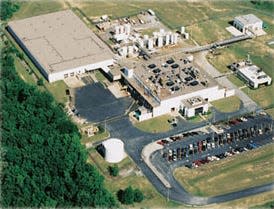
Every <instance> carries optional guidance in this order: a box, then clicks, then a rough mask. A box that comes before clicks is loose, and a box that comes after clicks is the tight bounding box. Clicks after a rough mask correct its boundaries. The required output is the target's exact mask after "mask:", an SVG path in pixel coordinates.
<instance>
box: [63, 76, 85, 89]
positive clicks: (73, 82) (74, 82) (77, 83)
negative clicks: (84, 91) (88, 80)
mask: <svg viewBox="0 0 274 209" xmlns="http://www.w3.org/2000/svg"><path fill="white" fill-rule="evenodd" d="M64 82H65V83H66V84H67V86H68V87H69V88H79V87H82V86H84V85H85V84H84V82H83V81H81V80H80V79H78V78H76V77H68V78H65V79H64Z"/></svg>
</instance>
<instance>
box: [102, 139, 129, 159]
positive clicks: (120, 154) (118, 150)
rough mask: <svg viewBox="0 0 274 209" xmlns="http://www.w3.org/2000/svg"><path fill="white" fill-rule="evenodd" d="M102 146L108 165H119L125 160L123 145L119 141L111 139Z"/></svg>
mask: <svg viewBox="0 0 274 209" xmlns="http://www.w3.org/2000/svg"><path fill="white" fill-rule="evenodd" d="M102 145H103V146H104V148H105V160H106V161H107V162H109V163H119V162H120V161H122V160H123V159H124V158H125V151H124V143H123V142H122V141H121V140H120V139H115V138H111V139H108V140H106V141H104V142H102Z"/></svg>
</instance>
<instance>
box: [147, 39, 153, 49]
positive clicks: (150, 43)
mask: <svg viewBox="0 0 274 209" xmlns="http://www.w3.org/2000/svg"><path fill="white" fill-rule="evenodd" d="M147 48H148V49H153V39H152V38H151V39H149V40H148V44H147Z"/></svg>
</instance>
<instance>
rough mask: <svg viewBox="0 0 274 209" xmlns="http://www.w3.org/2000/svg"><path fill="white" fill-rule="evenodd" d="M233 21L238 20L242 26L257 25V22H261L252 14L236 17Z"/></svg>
mask: <svg viewBox="0 0 274 209" xmlns="http://www.w3.org/2000/svg"><path fill="white" fill-rule="evenodd" d="M235 20H238V21H239V22H241V23H243V24H244V25H248V24H254V23H257V22H262V20H261V19H259V18H258V17H257V16H255V15H254V14H248V15H242V16H237V17H235Z"/></svg>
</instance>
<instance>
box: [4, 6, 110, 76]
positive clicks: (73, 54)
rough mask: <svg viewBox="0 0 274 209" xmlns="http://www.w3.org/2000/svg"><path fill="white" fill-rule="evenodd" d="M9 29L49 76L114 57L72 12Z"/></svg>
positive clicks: (15, 24) (33, 19)
mask: <svg viewBox="0 0 274 209" xmlns="http://www.w3.org/2000/svg"><path fill="white" fill-rule="evenodd" d="M8 26H9V27H10V29H12V31H13V32H14V33H15V34H16V36H17V37H18V38H19V39H20V41H21V42H22V43H23V44H24V45H25V47H26V48H27V49H28V50H29V51H30V53H31V55H32V56H33V57H34V58H35V59H36V60H37V62H39V64H40V65H41V66H42V67H43V68H44V69H45V70H46V71H47V72H48V73H54V72H59V71H63V70H67V69H72V68H76V67H80V66H84V65H88V64H93V63H97V62H103V61H105V60H109V59H112V58H113V53H112V52H111V50H110V49H109V48H108V46H107V45H106V44H105V43H104V42H103V41H101V40H100V39H99V38H98V37H97V36H96V35H95V34H94V33H93V32H92V31H91V30H90V29H89V28H88V27H87V26H86V25H85V23H84V22H82V21H81V19H80V18H79V17H77V16H76V15H75V14H74V13H73V12H72V11H71V10H65V11H60V12H55V13H50V14H45V15H40V16H35V17H31V18H26V19H23V20H16V21H11V22H9V23H8Z"/></svg>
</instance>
